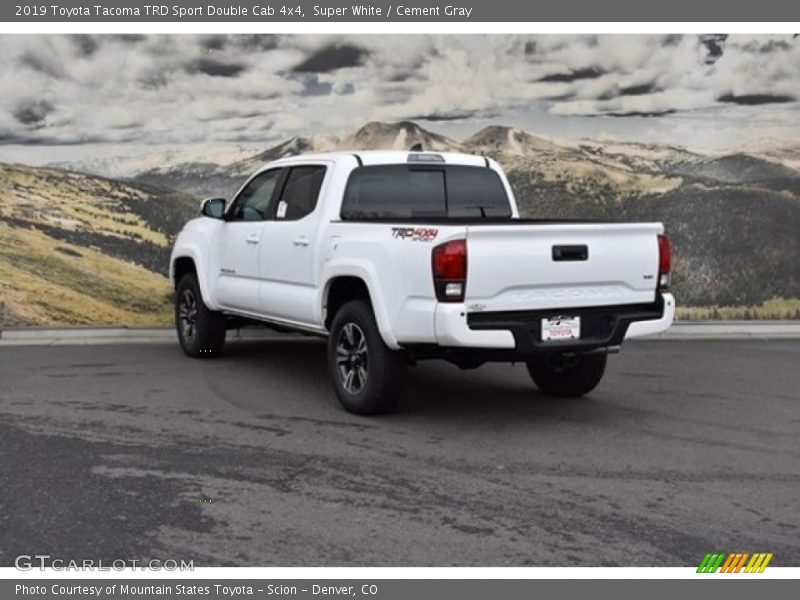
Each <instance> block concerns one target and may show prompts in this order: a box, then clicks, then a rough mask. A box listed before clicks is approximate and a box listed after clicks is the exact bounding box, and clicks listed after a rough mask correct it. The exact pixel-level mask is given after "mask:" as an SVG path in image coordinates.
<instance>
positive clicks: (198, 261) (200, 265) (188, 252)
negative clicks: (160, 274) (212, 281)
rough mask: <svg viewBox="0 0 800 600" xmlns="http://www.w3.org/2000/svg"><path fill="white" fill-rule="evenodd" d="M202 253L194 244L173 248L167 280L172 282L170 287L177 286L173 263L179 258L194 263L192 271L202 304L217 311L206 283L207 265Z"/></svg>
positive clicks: (214, 299)
mask: <svg viewBox="0 0 800 600" xmlns="http://www.w3.org/2000/svg"><path fill="white" fill-rule="evenodd" d="M202 256H203V255H202V252H201V251H200V248H199V246H197V245H196V244H181V245H180V246H175V249H174V250H173V252H172V256H171V257H170V259H169V278H170V280H171V281H172V287H173V289H175V286H177V285H178V282H177V281H175V262H176V261H177V260H178V259H179V258H190V259H192V261H193V262H194V270H195V273H196V274H197V283H198V285H199V286H200V293H201V294H202V296H203V302H205V305H206V306H207V307H208V308H210V309H211V310H219V307H218V306H217V303H216V298H215V296H214V295H213V294H212V293H211V287H210V286H209V282H208V274H207V265H206V263H205V261H204V260H203V258H202Z"/></svg>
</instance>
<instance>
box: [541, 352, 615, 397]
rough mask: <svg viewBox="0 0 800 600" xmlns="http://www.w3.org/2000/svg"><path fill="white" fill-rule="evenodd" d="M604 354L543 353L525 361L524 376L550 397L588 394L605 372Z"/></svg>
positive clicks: (605, 356)
mask: <svg viewBox="0 0 800 600" xmlns="http://www.w3.org/2000/svg"><path fill="white" fill-rule="evenodd" d="M606 358H607V355H606V354H557V353H553V354H546V355H544V356H542V357H539V358H536V359H534V360H530V361H528V362H527V363H526V364H527V366H528V373H530V376H531V379H533V382H534V383H535V384H536V387H538V388H539V389H540V390H542V391H543V392H544V393H545V394H549V395H551V396H559V397H561V398H575V397H577V396H583V395H584V394H588V393H589V392H591V391H592V390H593V389H594V388H596V387H597V384H598V383H600V380H601V379H602V378H603V373H605V370H606Z"/></svg>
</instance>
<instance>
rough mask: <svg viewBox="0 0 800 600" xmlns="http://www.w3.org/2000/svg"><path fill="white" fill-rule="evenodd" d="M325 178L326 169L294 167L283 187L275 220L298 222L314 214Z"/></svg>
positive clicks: (310, 166) (312, 166) (316, 166)
mask: <svg viewBox="0 0 800 600" xmlns="http://www.w3.org/2000/svg"><path fill="white" fill-rule="evenodd" d="M324 178H325V167H323V166H320V165H309V166H304V167H293V168H292V170H291V171H290V172H289V176H288V177H287V178H286V184H285V185H284V186H283V193H282V194H281V199H280V202H278V208H277V210H276V211H275V219H276V220H278V221H296V220H298V219H302V218H303V217H305V216H306V215H308V214H310V213H312V212H313V211H314V209H315V208H316V206H317V199H318V197H319V190H320V188H321V187H322V180H323V179H324Z"/></svg>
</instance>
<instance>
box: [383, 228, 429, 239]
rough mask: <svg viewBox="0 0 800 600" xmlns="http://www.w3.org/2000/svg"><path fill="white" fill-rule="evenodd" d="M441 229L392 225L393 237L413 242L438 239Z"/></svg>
mask: <svg viewBox="0 0 800 600" xmlns="http://www.w3.org/2000/svg"><path fill="white" fill-rule="evenodd" d="M437 235H439V230H438V229H436V228H435V227H392V237H393V238H396V239H400V240H411V241H412V242H430V241H433V240H435V239H436V236H437Z"/></svg>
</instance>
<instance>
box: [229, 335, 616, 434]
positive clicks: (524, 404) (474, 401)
mask: <svg viewBox="0 0 800 600" xmlns="http://www.w3.org/2000/svg"><path fill="white" fill-rule="evenodd" d="M219 360H222V361H224V362H226V363H227V362H229V361H230V362H231V363H235V364H236V366H237V372H239V373H241V372H242V371H243V370H244V371H250V373H252V374H253V376H254V377H255V378H257V379H261V378H263V380H264V382H263V384H261V383H259V385H265V386H267V385H269V386H272V387H281V388H287V389H290V388H291V389H293V391H294V392H296V394H295V396H301V397H304V398H303V402H302V403H303V405H304V406H305V407H310V408H312V409H313V408H314V405H315V404H319V407H320V410H322V411H323V412H325V413H327V414H330V413H331V409H332V408H333V409H334V411H340V410H343V409H341V408H340V407H339V405H338V401H337V400H336V398H335V395H334V393H333V390H332V389H331V384H330V380H329V377H330V375H329V373H328V369H327V365H326V349H325V342H324V340H316V339H313V338H298V339H296V340H294V339H293V340H270V341H258V342H255V341H253V342H235V343H231V344H229V345H228V346H226V351H225V356H224V357H223V358H221V359H219ZM598 411H600V412H602V409H601V408H599V407H598V406H597V405H596V403H594V402H593V401H592V399H591V396H590V397H586V398H574V399H563V398H552V397H550V396H547V395H545V394H543V393H541V392H540V391H539V390H537V389H536V387H535V386H534V384H533V382H532V381H531V379H530V377H529V375H528V373H527V371H526V369H525V366H524V365H523V364H521V363H517V364H516V365H510V364H505V363H496V364H493V363H487V364H485V365H483V366H481V367H479V368H477V369H474V370H468V371H465V370H462V369H459V368H458V367H456V366H454V365H451V364H449V363H447V362H445V361H441V360H433V361H424V362H420V363H419V364H418V365H416V366H412V367H410V368H409V372H408V379H407V381H406V385H405V388H404V390H403V393H402V396H401V398H400V401H399V405H398V407H397V411H396V412H394V413H392V414H389V415H383V416H380V417H377V418H378V419H381V420H392V421H402V420H406V419H413V418H415V417H416V416H424V417H425V418H432V417H438V416H441V417H442V418H443V419H448V420H452V419H453V418H454V415H456V416H457V417H456V418H457V419H458V420H460V419H461V418H462V417H463V418H465V419H469V418H474V417H476V416H480V415H491V416H492V418H493V419H501V420H502V419H504V418H508V419H519V418H526V417H527V418H534V419H537V418H538V419H549V418H553V419H559V420H563V419H565V418H567V419H569V418H572V417H577V416H578V415H583V416H584V417H589V416H590V415H591V413H597V412H598ZM595 416H598V415H595ZM354 418H356V419H358V418H359V417H355V416H354ZM373 419H374V417H373Z"/></svg>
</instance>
